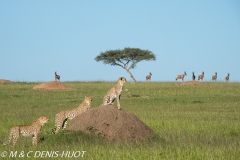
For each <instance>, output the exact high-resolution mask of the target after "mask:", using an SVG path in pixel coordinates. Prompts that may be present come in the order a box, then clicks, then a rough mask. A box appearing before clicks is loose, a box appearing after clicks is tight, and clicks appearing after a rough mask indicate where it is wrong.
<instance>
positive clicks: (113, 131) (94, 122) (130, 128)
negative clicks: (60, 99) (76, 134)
mask: <svg viewBox="0 0 240 160" xmlns="http://www.w3.org/2000/svg"><path fill="white" fill-rule="evenodd" d="M67 129H68V130H74V131H77V130H81V131H83V132H85V133H93V134H95V135H97V136H101V137H104V138H106V139H107V140H110V141H116V142H126V141H132V140H135V141H136V140H145V139H147V138H148V137H150V136H153V135H154V131H153V130H152V129H151V128H150V127H148V126H147V125H146V124H144V123H143V122H142V121H141V120H139V119H138V118H137V117H136V116H135V115H134V114H132V113H129V112H127V111H125V110H123V109H122V110H118V109H117V107H116V106H113V105H106V106H100V107H97V108H93V109H90V110H88V111H86V112H84V113H82V114H80V115H78V116H76V117H75V118H74V119H73V120H72V122H71V124H70V125H69V126H68V128H67Z"/></svg>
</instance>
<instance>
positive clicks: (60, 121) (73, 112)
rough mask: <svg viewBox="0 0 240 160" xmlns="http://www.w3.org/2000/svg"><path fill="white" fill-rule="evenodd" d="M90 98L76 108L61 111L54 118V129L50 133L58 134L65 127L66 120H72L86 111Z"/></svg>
mask: <svg viewBox="0 0 240 160" xmlns="http://www.w3.org/2000/svg"><path fill="white" fill-rule="evenodd" d="M91 102H92V97H85V99H84V101H83V102H82V103H81V104H80V105H79V106H78V107H76V108H73V109H69V110H65V111H61V112H59V113H57V114H56V116H55V128H54V129H53V130H52V133H58V131H59V130H60V128H61V127H62V128H63V129H65V128H66V127H67V120H68V119H73V118H74V117H76V116H77V115H79V114H81V113H83V112H85V111H87V110H88V109H89V108H90V104H91Z"/></svg>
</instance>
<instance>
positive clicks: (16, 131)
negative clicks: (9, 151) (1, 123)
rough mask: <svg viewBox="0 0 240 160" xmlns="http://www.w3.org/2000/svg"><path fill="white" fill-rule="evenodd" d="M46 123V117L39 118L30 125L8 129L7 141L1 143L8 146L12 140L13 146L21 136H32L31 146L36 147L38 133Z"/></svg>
mask: <svg viewBox="0 0 240 160" xmlns="http://www.w3.org/2000/svg"><path fill="white" fill-rule="evenodd" d="M47 122H48V118H47V117H40V118H39V119H37V120H36V121H34V122H33V123H32V124H30V125H25V126H22V125H18V126H14V127H12V128H11V129H10V133H9V138H8V141H7V142H5V143H3V144H4V145H6V144H9V143H10V141H11V139H12V138H13V146H15V144H16V143H17V140H18V138H19V136H20V134H22V135H23V136H32V144H33V145H37V137H38V133H39V132H40V131H41V128H42V126H43V125H44V124H45V123H47Z"/></svg>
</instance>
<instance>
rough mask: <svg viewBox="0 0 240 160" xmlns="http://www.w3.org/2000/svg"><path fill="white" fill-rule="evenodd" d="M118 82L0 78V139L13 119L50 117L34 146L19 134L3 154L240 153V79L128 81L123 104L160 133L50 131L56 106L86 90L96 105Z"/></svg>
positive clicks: (76, 100) (69, 104) (69, 103)
mask: <svg viewBox="0 0 240 160" xmlns="http://www.w3.org/2000/svg"><path fill="white" fill-rule="evenodd" d="M114 83H115V82H65V83H64V84H65V85H66V86H67V87H70V88H73V90H67V91H46V90H33V89H32V88H33V87H34V86H35V85H37V83H10V84H0V112H1V116H0V121H1V125H0V132H1V134H0V141H1V142H3V141H6V140H7V139H8V133H9V129H10V128H11V127H12V126H14V125H17V124H29V123H31V122H32V121H34V120H36V119H37V118H38V117H40V116H47V117H48V118H49V119H50V122H49V123H48V124H46V125H45V126H44V127H43V128H42V132H41V133H40V135H39V137H40V138H41V139H40V140H39V143H38V146H36V147H34V146H32V142H31V138H25V137H20V139H19V141H18V143H17V145H16V147H15V148H13V147H12V146H11V145H7V146H3V145H0V156H1V153H3V152H4V151H7V152H8V153H9V154H10V152H13V151H17V156H19V154H20V153H21V152H24V153H25V157H26V154H27V153H28V152H29V151H33V152H30V153H31V154H30V156H31V158H28V159H38V158H40V157H37V156H38V155H36V157H34V154H37V153H39V151H40V152H43V151H48V152H57V153H59V154H60V153H61V154H62V153H63V152H64V153H67V151H69V152H68V153H76V156H80V154H79V153H80V152H79V151H86V152H85V154H84V156H83V157H78V159H93V160H95V159H119V160H121V159H128V160H129V159H136V160H139V159H144V160H145V159H183V160H185V159H223V160H225V159H239V157H240V123H239V122H240V83H223V82H220V83H211V82H206V83H204V85H201V86H200V85H194V86H180V85H179V84H180V83H175V82H150V83H145V82H139V83H136V84H134V83H130V82H129V83H125V84H124V91H123V93H122V97H121V107H122V108H123V109H124V110H127V111H129V112H131V113H134V114H135V115H136V116H137V117H138V118H139V119H140V120H142V121H143V122H144V123H146V124H147V125H148V126H150V127H151V128H152V129H153V130H154V131H155V133H156V135H155V136H154V137H152V138H150V139H149V140H148V141H145V142H135V143H124V144H114V143H108V142H106V141H104V140H103V139H101V138H96V137H94V136H92V135H86V134H84V133H82V132H80V131H78V132H69V131H60V133H59V134H56V135H50V134H49V133H50V131H51V129H52V128H54V117H55V114H56V113H57V112H59V111H61V110H66V109H70V108H74V107H76V106H78V104H80V103H81V102H82V101H83V99H84V96H92V97H93V102H92V105H91V107H92V108H94V107H98V106H100V105H101V104H102V98H103V96H104V95H105V94H106V92H107V91H108V89H110V88H111V87H112V86H113V85H114ZM115 103H116V102H115ZM70 123H71V121H70V122H69V123H68V124H70ZM68 156H71V154H69V155H68ZM51 157H52V158H47V157H45V156H44V155H43V158H41V159H54V158H53V156H51ZM58 157H60V155H58ZM0 159H1V158H0ZM4 159H13V158H9V157H6V158H4ZM15 159H18V158H15ZM55 159H56V158H55ZM65 159H75V158H73V157H72V158H70V157H69V158H66V157H65Z"/></svg>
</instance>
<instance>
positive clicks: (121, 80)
mask: <svg viewBox="0 0 240 160" xmlns="http://www.w3.org/2000/svg"><path fill="white" fill-rule="evenodd" d="M118 82H120V83H122V84H123V83H125V82H127V79H126V78H125V77H120V78H118Z"/></svg>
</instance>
